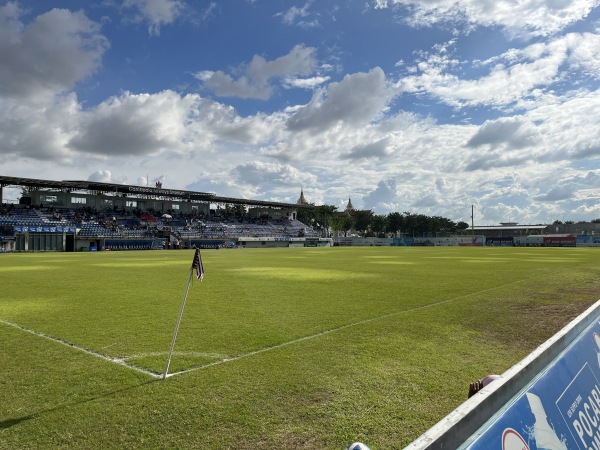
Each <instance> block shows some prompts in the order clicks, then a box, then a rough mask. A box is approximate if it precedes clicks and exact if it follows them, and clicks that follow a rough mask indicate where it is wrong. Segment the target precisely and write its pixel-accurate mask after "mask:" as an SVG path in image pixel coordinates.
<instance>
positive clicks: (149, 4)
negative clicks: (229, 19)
mask: <svg viewBox="0 0 600 450" xmlns="http://www.w3.org/2000/svg"><path fill="white" fill-rule="evenodd" d="M123 7H124V8H131V9H135V10H136V11H137V14H136V16H135V17H134V20H135V21H138V22H146V23H147V24H148V32H149V33H150V34H151V35H159V34H160V27H161V26H162V25H169V24H172V23H173V22H175V20H176V19H177V18H178V17H180V16H181V14H182V12H183V9H184V8H185V3H184V2H183V1H181V0H124V1H123ZM213 7H214V6H213V5H212V3H211V6H209V9H208V11H207V13H209V12H210V10H212V8H213Z"/></svg>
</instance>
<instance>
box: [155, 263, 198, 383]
mask: <svg viewBox="0 0 600 450" xmlns="http://www.w3.org/2000/svg"><path fill="white" fill-rule="evenodd" d="M193 273H194V267H193V266H192V268H191V269H190V276H189V278H188V282H187V286H186V287H185V294H183V300H182V301H181V308H179V317H178V318H177V325H175V332H174V333H173V340H172V341H171V350H169V356H167V363H166V364H165V370H164V372H163V376H162V379H163V380H164V379H166V378H167V373H168V372H169V364H171V355H172V354H173V348H174V347H175V340H176V339H177V331H179V324H180V323H181V316H183V308H184V307H185V300H186V299H187V295H188V291H189V290H190V283H191V282H192V275H193Z"/></svg>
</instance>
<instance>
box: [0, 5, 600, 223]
mask: <svg viewBox="0 0 600 450" xmlns="http://www.w3.org/2000/svg"><path fill="white" fill-rule="evenodd" d="M598 111H600V0H343V1H341V0H335V1H334V0H318V1H317V0H313V1H310V0H308V1H305V0H303V1H294V0H285V1H284V0H216V1H202V0H194V1H192V0H98V1H93V2H91V1H90V2H88V1H81V0H64V1H63V0H53V1H52V2H49V1H46V0H38V1H32V0H29V1H27V0H23V1H8V2H6V1H2V0H0V175H3V176H16V177H26V178H41V179H47V180H89V181H98V182H109V183H123V184H133V185H141V186H146V185H148V186H154V184H155V183H156V181H160V182H162V185H163V188H170V189H184V190H194V191H201V192H214V193H215V194H217V195H218V196H224V197H236V198H247V199H253V200H268V201H278V202H290V203H295V202H296V201H297V200H298V198H299V197H300V191H301V189H302V190H303V192H304V196H305V198H306V200H307V201H309V202H310V203H314V204H316V205H323V204H327V205H334V206H337V207H338V209H339V210H340V211H341V210H343V209H344V208H345V207H346V204H347V203H348V200H349V199H350V200H351V201H352V204H353V205H354V207H355V208H357V209H365V210H372V211H373V212H374V213H375V214H378V215H385V214H388V213H390V212H401V213H402V212H410V213H413V214H425V215H429V216H442V217H446V218H449V219H451V220H454V221H465V222H467V223H471V212H472V211H473V215H474V222H475V224H476V225H495V224H498V223H500V222H517V223H520V224H548V223H552V222H554V221H556V220H560V221H566V220H573V221H576V222H577V221H589V220H593V219H598V218H600V127H599V126H598ZM19 192H20V191H18V190H17V189H7V188H5V189H4V198H3V201H5V202H6V201H9V202H15V201H17V199H18V197H19Z"/></svg>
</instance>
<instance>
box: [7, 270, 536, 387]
mask: <svg viewBox="0 0 600 450" xmlns="http://www.w3.org/2000/svg"><path fill="white" fill-rule="evenodd" d="M527 280H529V278H527V279H523V280H517V281H513V282H511V283H506V284H502V285H500V286H494V287H491V288H488V289H483V290H481V291H477V292H472V293H470V294H466V295H461V296H460V297H453V298H449V299H446V300H440V301H439V302H434V303H429V304H427V305H422V306H417V307H415V308H411V309H405V310H402V311H396V312H392V313H388V314H383V315H381V316H377V317H371V318H369V319H364V320H360V321H358V322H353V323H348V324H346V325H340V326H339V327H335V328H331V329H329V330H325V331H320V332H319V333H315V334H311V335H309V336H303V337H301V338H298V339H294V340H292V341H287V342H282V343H281V344H276V345H273V346H271V347H265V348H262V349H260V350H255V351H252V352H248V353H244V354H242V355H238V356H232V357H225V358H223V359H220V360H218V361H214V362H211V363H208V364H203V365H200V366H196V367H191V368H189V369H186V370H181V371H179V372H173V373H170V374H167V378H170V377H173V376H175V375H182V374H184V373H189V372H194V371H196V370H201V369H206V368H209V367H212V366H217V365H219V364H224V363H227V362H231V361H237V360H239V359H243V358H248V357H251V356H255V355H260V354H261V353H265V352H268V351H271V350H277V349H279V348H283V347H287V346H288V345H292V344H297V343H299V342H303V341H308V340H310V339H315V338H318V337H321V336H325V335H327V334H330V333H334V332H336V331H340V330H344V329H346V328H350V327H354V326H358V325H363V324H366V323H370V322H375V321H377V320H382V319H387V318H388V317H393V316H397V315H399V314H406V313H411V312H415V311H419V310H422V309H426V308H432V307H434V306H439V305H443V304H445V303H450V302H453V301H456V300H460V299H465V298H468V297H473V296H475V295H479V294H482V293H484V292H488V291H493V290H496V289H501V288H503V287H506V286H510V285H512V284H518V283H522V282H523V281H527ZM0 323H3V324H5V325H8V326H11V327H14V328H17V329H19V330H22V331H26V332H27V333H31V334H33V335H35V336H38V337H42V338H44V339H48V340H50V341H53V342H58V343H59V344H62V345H65V346H67V347H70V348H73V349H75V350H79V351H82V352H84V353H87V354H88V355H92V356H96V357H98V358H102V359H103V360H105V361H108V362H112V363H115V364H119V365H120V366H123V367H127V368H128V369H131V370H135V371H137V372H140V373H143V374H146V375H149V376H151V377H152V378H156V379H159V378H162V374H159V373H157V372H153V371H151V370H147V369H144V368H142V367H139V366H136V365H134V364H130V363H128V362H127V361H126V359H129V358H134V357H139V356H147V355H146V354H139V355H133V356H125V357H123V358H113V357H111V356H108V355H105V354H103V353H100V352H97V351H94V350H91V349H89V348H85V347H81V346H79V345H77V344H73V343H71V342H68V341H65V340H64V339H60V338H57V337H54V336H51V335H49V334H46V333H42V332H40V331H35V330H32V329H31V328H27V327H25V326H23V325H19V324H17V323H13V322H8V321H6V320H2V319H0ZM167 353H168V352H166V351H165V352H152V353H151V354H148V355H156V354H165V355H166V354H167ZM175 353H176V354H177V352H175ZM188 353H189V352H188ZM192 353H193V352H192ZM199 354H200V353H199ZM202 355H205V356H207V355H209V354H207V353H202ZM210 355H211V356H217V355H213V354H210Z"/></svg>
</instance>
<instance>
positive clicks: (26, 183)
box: [0, 176, 314, 208]
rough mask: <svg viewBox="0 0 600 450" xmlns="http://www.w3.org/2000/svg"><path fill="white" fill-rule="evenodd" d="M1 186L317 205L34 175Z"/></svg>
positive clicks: (2, 180)
mask: <svg viewBox="0 0 600 450" xmlns="http://www.w3.org/2000/svg"><path fill="white" fill-rule="evenodd" d="M0 186H2V187H5V186H18V187H28V188H34V189H40V190H41V189H54V190H60V191H64V192H70V191H88V192H97V193H102V194H108V193H115V194H116V193H118V194H126V195H128V196H129V195H131V196H138V195H144V196H146V197H148V196H149V197H169V198H175V199H181V200H196V201H203V202H211V203H230V204H241V205H250V206H269V207H276V208H314V206H312V205H298V204H295V203H281V202H269V201H264V200H249V199H242V198H231V197H219V196H217V195H216V194H214V193H211V192H196V191H185V190H179V189H163V188H162V187H161V188H156V187H144V186H133V185H127V184H114V183H99V182H96V181H68V180H63V181H56V180H40V179H35V178H20V177H6V176H0Z"/></svg>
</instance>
